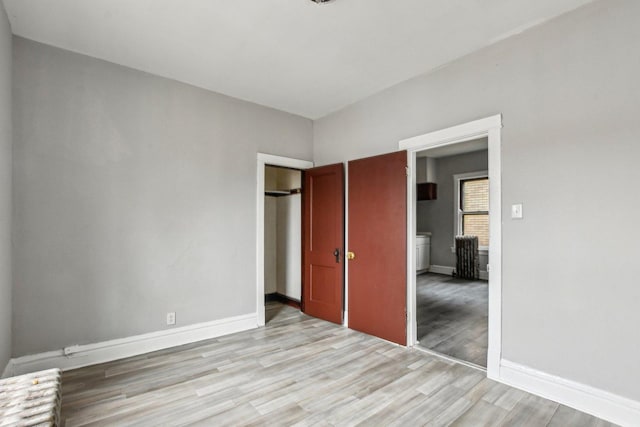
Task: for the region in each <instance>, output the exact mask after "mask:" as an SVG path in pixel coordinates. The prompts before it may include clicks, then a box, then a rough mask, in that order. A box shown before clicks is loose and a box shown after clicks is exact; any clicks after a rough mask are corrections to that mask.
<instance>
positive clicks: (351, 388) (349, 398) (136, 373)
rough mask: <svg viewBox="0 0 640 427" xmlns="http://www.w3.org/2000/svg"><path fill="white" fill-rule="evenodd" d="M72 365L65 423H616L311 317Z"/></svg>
mask: <svg viewBox="0 0 640 427" xmlns="http://www.w3.org/2000/svg"><path fill="white" fill-rule="evenodd" d="M267 319H269V322H268V324H267V326H266V327H264V328H261V329H258V330H252V331H246V332H242V333H237V334H233V335H229V336H226V337H221V338H218V339H214V340H209V341H203V342H200V343H196V344H192V345H187V346H182V347H177V348H173V349H168V350H163V351H159V352H155V353H150V354H147V355H142V356H137V357H133V358H129V359H125V360H121V361H116V362H111V363H106V364H102V365H96V366H92V367H87V368H82V369H77V370H74V371H69V372H65V373H64V376H63V398H62V417H63V419H64V421H65V423H66V426H68V427H70V426H79V425H117V426H126V425H140V426H163V425H167V426H181V425H198V426H223V425H229V426H236V425H270V426H271V425H300V426H306V425H319V426H329V425H358V424H361V425H364V426H370V425H398V426H400V425H402V426H407V425H429V426H444V425H455V426H483V425H489V426H494V425H495V426H498V425H518V426H547V425H548V426H581V427H588V426H608V425H610V424H607V423H605V422H602V421H600V420H598V419H596V418H593V417H590V416H588V415H585V414H583V413H580V412H577V411H575V410H572V409H569V408H567V407H564V406H561V405H558V404H557V403H554V402H551V401H548V400H545V399H542V398H539V397H535V396H532V395H530V394H527V393H524V392H522V391H519V390H516V389H514V388H510V387H507V386H505V385H502V384H498V383H496V382H493V381H490V380H488V379H486V378H485V375H484V373H483V372H481V371H479V370H476V369H473V368H469V367H467V366H463V365H460V364H455V363H453V362H448V361H445V360H442V359H439V358H436V357H434V356H430V355H428V354H425V353H424V352H421V351H418V350H411V349H407V348H404V347H400V346H397V345H394V344H390V343H388V342H385V341H382V340H379V339H377V338H374V337H370V336H368V335H364V334H361V333H358V332H355V331H352V330H349V329H346V328H343V327H341V326H338V325H334V324H332V323H328V322H324V321H321V320H318V319H314V318H311V317H308V316H306V315H304V314H301V313H300V312H298V311H297V310H295V309H293V308H291V307H287V306H283V305H281V304H269V305H268V307H267Z"/></svg>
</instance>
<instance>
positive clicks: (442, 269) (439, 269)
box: [429, 265, 455, 276]
mask: <svg viewBox="0 0 640 427" xmlns="http://www.w3.org/2000/svg"><path fill="white" fill-rule="evenodd" d="M454 270H455V269H454V268H453V267H447V266H446V265H432V266H430V267H429V273H436V274H446V275H447V276H451V275H452V274H453V271H454Z"/></svg>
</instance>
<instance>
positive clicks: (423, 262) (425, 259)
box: [416, 233, 431, 271]
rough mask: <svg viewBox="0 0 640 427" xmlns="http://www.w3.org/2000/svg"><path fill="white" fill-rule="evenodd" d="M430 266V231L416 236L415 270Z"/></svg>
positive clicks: (425, 268)
mask: <svg viewBox="0 0 640 427" xmlns="http://www.w3.org/2000/svg"><path fill="white" fill-rule="evenodd" d="M429 267H431V233H421V234H418V235H417V236H416V271H422V270H427V269H428V268H429Z"/></svg>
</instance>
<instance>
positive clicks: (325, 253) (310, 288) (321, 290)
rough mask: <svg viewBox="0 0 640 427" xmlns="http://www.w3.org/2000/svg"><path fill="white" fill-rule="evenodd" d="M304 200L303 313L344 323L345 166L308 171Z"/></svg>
mask: <svg viewBox="0 0 640 427" xmlns="http://www.w3.org/2000/svg"><path fill="white" fill-rule="evenodd" d="M302 197H303V203H302V222H303V225H302V227H303V230H302V310H303V311H304V312H305V313H307V314H308V315H310V316H314V317H318V318H320V319H324V320H328V321H330V322H334V323H339V324H342V311H343V294H344V262H343V260H344V257H343V254H344V243H343V242H344V167H343V165H342V164H337V165H329V166H322V167H318V168H313V169H307V170H306V171H305V172H304V188H303V193H302Z"/></svg>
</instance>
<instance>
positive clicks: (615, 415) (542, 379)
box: [500, 359, 640, 426]
mask: <svg viewBox="0 0 640 427" xmlns="http://www.w3.org/2000/svg"><path fill="white" fill-rule="evenodd" d="M500 381H502V382H503V383H505V384H508V385H510V386H513V387H516V388H519V389H522V390H524V391H527V392H529V393H533V394H536V395H538V396H541V397H544V398H546V399H550V400H553V401H555V402H559V403H562V404H563V405H566V406H569V407H571V408H574V409H577V410H579V411H582V412H586V413H588V414H591V415H593V416H595V417H598V418H602V419H604V420H607V421H610V422H612V423H615V424H620V425H622V426H638V425H640V402H637V401H635V400H631V399H628V398H626V397H622V396H619V395H617V394H613V393H610V392H608V391H604V390H601V389H597V388H595V387H591V386H588V385H585V384H581V383H578V382H575V381H571V380H567V379H564V378H561V377H557V376H555V375H550V374H547V373H545V372H541V371H538V370H536V369H533V368H529V367H527V366H523V365H520V364H517V363H514V362H510V361H508V360H504V359H503V360H502V362H501V365H500Z"/></svg>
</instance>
